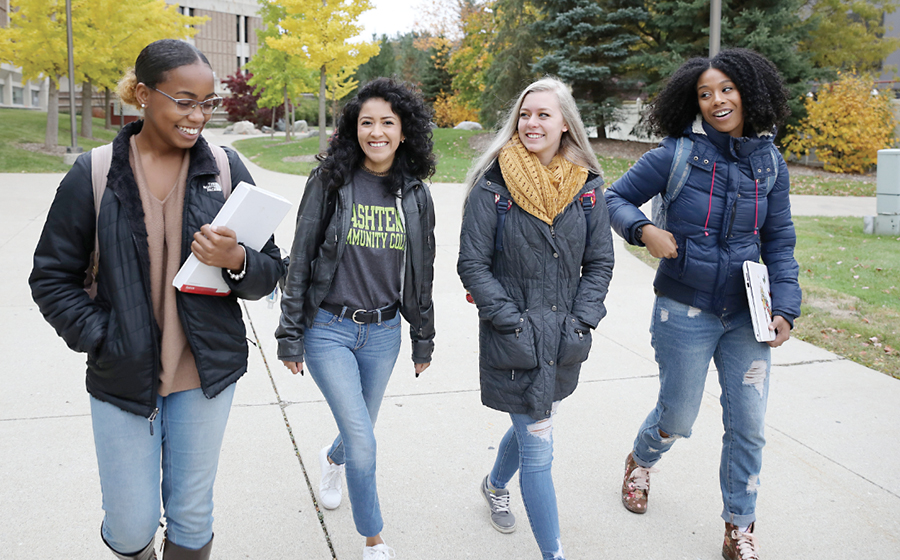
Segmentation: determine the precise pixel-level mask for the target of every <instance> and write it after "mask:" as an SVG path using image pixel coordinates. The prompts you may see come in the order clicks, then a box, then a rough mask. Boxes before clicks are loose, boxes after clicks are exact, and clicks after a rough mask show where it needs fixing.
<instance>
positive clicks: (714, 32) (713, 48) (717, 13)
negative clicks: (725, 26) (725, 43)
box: [709, 0, 722, 58]
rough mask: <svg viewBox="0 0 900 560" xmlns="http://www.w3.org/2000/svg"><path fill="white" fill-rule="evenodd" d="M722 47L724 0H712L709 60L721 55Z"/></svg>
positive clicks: (710, 8) (710, 6)
mask: <svg viewBox="0 0 900 560" xmlns="http://www.w3.org/2000/svg"><path fill="white" fill-rule="evenodd" d="M721 46H722V0H712V1H711V2H710V5H709V58H712V57H714V56H716V55H717V54H719V48H720V47H721Z"/></svg>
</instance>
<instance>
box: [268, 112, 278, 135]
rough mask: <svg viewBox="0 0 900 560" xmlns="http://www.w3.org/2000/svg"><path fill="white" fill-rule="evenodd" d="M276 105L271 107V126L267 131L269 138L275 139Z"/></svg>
mask: <svg viewBox="0 0 900 560" xmlns="http://www.w3.org/2000/svg"><path fill="white" fill-rule="evenodd" d="M277 109H278V107H272V127H271V132H269V138H270V139H271V140H274V139H275V115H276V114H277V113H278V111H277Z"/></svg>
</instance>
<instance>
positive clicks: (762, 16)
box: [625, 0, 827, 122]
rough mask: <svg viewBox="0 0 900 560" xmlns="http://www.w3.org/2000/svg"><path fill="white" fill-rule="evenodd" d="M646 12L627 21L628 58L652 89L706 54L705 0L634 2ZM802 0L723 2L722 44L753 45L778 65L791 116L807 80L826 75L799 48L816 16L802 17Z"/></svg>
mask: <svg viewBox="0 0 900 560" xmlns="http://www.w3.org/2000/svg"><path fill="white" fill-rule="evenodd" d="M635 3H640V4H642V5H643V9H644V10H645V11H646V13H647V18H645V19H644V20H641V21H638V22H635V23H625V25H626V26H627V27H628V28H629V29H630V30H631V31H632V32H634V33H635V34H636V35H638V36H639V37H640V41H639V43H637V45H636V47H638V48H637V51H636V52H635V53H634V54H632V55H631V56H629V57H628V60H627V64H628V66H629V68H630V69H631V70H632V71H634V72H639V73H640V74H641V75H642V76H643V79H644V80H645V81H646V86H647V87H646V88H645V91H646V92H648V93H650V94H651V95H652V94H653V93H655V92H656V91H658V90H659V88H660V87H661V86H662V85H663V83H664V82H665V79H666V78H668V77H669V76H671V75H672V73H673V72H674V71H675V70H676V69H677V68H678V67H679V66H680V65H681V64H682V63H683V62H684V61H686V60H687V59H689V58H691V57H694V56H708V55H709V0H666V1H661V2H654V1H652V0H643V2H635ZM805 4H806V0H731V1H729V2H723V5H722V48H723V49H726V48H730V47H742V48H748V49H753V50H755V51H757V52H759V53H760V54H762V55H763V56H765V57H766V58H768V59H769V60H771V61H772V62H773V63H774V64H775V66H777V67H778V69H779V71H780V72H781V74H782V76H784V78H785V82H786V83H787V85H788V89H789V90H790V91H791V99H790V107H791V112H792V115H791V119H790V122H797V121H798V120H799V119H800V118H802V116H803V115H805V114H806V111H805V109H804V107H803V101H802V96H803V95H804V94H805V93H806V92H807V91H808V88H809V82H810V81H812V80H816V79H820V78H822V77H824V76H826V75H827V72H826V71H823V70H821V69H817V68H815V66H814V64H813V62H812V59H811V56H810V55H809V53H806V52H802V51H800V50H799V49H798V48H797V45H798V44H799V43H801V42H802V41H803V40H804V39H805V38H806V37H807V36H808V35H809V33H810V32H811V30H812V29H814V27H815V25H816V21H815V20H811V19H802V18H801V13H802V10H801V8H803V6H804V5H805Z"/></svg>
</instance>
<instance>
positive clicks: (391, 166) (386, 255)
mask: <svg viewBox="0 0 900 560" xmlns="http://www.w3.org/2000/svg"><path fill="white" fill-rule="evenodd" d="M430 117H431V115H430V113H429V111H428V110H427V109H426V107H425V105H424V103H423V101H422V98H421V97H420V96H419V95H417V94H416V93H414V92H413V91H412V90H411V89H410V88H408V87H407V86H405V85H404V84H401V83H398V82H396V81H394V80H391V79H388V78H379V79H376V80H374V81H372V82H369V83H368V84H366V85H365V86H363V87H362V88H361V89H360V90H359V93H358V94H357V95H356V97H355V98H354V99H353V100H351V101H350V102H349V103H348V104H347V105H346V106H345V107H344V110H343V113H342V114H341V117H340V119H339V121H338V124H337V130H336V133H335V135H334V136H333V137H332V140H331V144H330V146H329V148H328V152H327V154H326V155H325V157H324V159H323V161H322V164H321V165H320V166H319V167H318V168H317V169H315V170H314V171H313V172H312V174H311V175H310V177H309V181H307V183H306V190H305V191H304V193H303V199H302V200H301V202H300V209H299V211H298V215H297V229H296V233H295V236H294V244H293V248H292V249H291V264H290V267H289V269H288V276H287V283H286V286H285V290H284V297H283V298H282V303H281V322H280V325H279V327H278V330H277V332H276V338H277V339H278V358H279V359H280V360H282V361H283V362H284V365H285V366H286V367H287V368H288V369H290V370H291V372H292V373H295V374H296V373H298V372H299V373H302V372H303V363H304V362H306V364H307V365H308V366H309V372H310V375H311V376H312V378H313V380H314V381H315V382H316V385H318V386H319V389H320V390H321V391H322V394H323V395H324V396H325V400H326V401H327V402H328V406H329V407H330V408H331V412H332V414H333V415H334V419H335V422H336V423H337V427H338V430H339V432H340V433H339V434H338V436H337V438H336V439H335V440H334V442H333V443H330V444H329V445H327V446H326V447H324V448H323V449H322V451H321V452H320V453H319V463H320V466H321V469H322V479H321V483H320V485H319V503H321V504H322V505H323V506H324V507H325V508H326V509H335V508H337V507H338V506H339V505H340V503H341V491H342V481H341V473H342V472H343V471H344V469H345V468H346V475H347V493H348V494H349V496H350V505H351V508H352V511H353V520H354V522H355V523H356V530H357V531H358V532H359V533H360V534H361V535H362V536H364V537H365V538H366V544H365V547H364V549H363V558H364V559H367V560H382V559H387V558H392V557H393V550H392V549H390V548H389V547H388V546H387V545H385V544H384V541H383V539H382V538H381V531H382V528H383V525H384V523H383V521H382V517H381V508H380V506H379V502H378V492H377V489H376V485H375V433H374V426H375V419H376V418H377V416H378V409H379V407H380V406H381V400H382V397H383V396H384V391H385V388H386V387H387V383H388V380H389V379H390V377H391V372H392V371H393V369H394V364H395V363H396V361H397V355H398V353H399V352H400V315H401V314H402V315H403V317H404V318H405V319H406V321H407V322H408V323H409V325H410V330H409V332H410V338H411V339H412V361H413V363H414V364H415V373H416V376H417V377H418V375H419V374H420V373H422V372H423V371H425V369H426V368H427V367H428V366H429V364H430V363H431V355H432V352H433V350H434V342H433V340H434V308H433V307H432V298H431V287H432V281H433V278H434V256H435V243H434V203H433V201H432V199H431V194H430V192H429V190H428V187H427V186H425V184H424V183H423V181H424V180H425V179H427V178H428V177H430V176H431V175H433V174H434V163H435V160H434V155H433V154H432V146H433V144H432V139H431V126H430Z"/></svg>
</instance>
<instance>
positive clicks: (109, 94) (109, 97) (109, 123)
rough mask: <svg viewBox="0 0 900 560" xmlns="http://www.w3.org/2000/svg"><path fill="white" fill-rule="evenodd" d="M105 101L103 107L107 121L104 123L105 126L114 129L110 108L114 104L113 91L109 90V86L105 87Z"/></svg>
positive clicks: (107, 128)
mask: <svg viewBox="0 0 900 560" xmlns="http://www.w3.org/2000/svg"><path fill="white" fill-rule="evenodd" d="M103 102H104V103H106V105H105V106H104V107H103V114H104V115H106V123H105V124H104V125H103V128H105V129H106V130H112V109H111V108H110V105H112V92H111V91H109V88H103Z"/></svg>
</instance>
